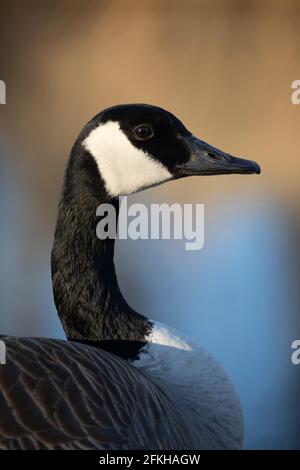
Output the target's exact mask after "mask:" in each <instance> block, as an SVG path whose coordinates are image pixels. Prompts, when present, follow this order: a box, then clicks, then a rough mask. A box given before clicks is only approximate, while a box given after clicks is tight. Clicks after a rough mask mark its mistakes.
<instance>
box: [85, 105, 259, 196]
mask: <svg viewBox="0 0 300 470" xmlns="http://www.w3.org/2000/svg"><path fill="white" fill-rule="evenodd" d="M79 142H80V144H81V145H82V146H83V148H84V149H85V150H86V151H87V152H88V153H89V154H90V155H91V156H92V157H93V158H94V160H95V162H96V164H97V167H98V170H99V172H100V175H101V177H102V179H103V181H104V184H105V189H106V191H107V193H108V195H109V196H110V197H117V196H122V195H128V194H131V193H135V192H137V191H140V190H143V189H146V188H149V187H151V186H156V185H158V184H161V183H163V182H165V181H170V180H173V179H178V178H183V177H187V176H201V175H220V174H230V173H239V174H251V173H257V174H258V173H260V167H259V166H258V164H257V163H255V162H253V161H251V160H245V159H241V158H237V157H233V156H232V155H229V154H228V153H225V152H223V151H222V150H219V149H217V148H215V147H212V146H211V145H209V144H207V143H206V142H204V141H203V140H200V139H199V138H197V137H195V136H194V135H193V134H192V133H191V132H190V131H189V130H188V129H187V128H186V127H185V126H184V125H183V124H182V122H181V121H180V120H179V119H177V118H176V117H175V116H174V115H173V114H171V113H170V112H168V111H165V110H164V109H162V108H159V107H157V106H151V105H146V104H127V105H118V106H113V107H111V108H108V109H105V110H104V111H102V112H101V113H99V114H98V115H96V116H95V117H94V118H93V119H92V120H91V121H90V122H89V123H88V124H87V125H86V126H85V128H84V129H83V131H82V133H81V134H80V136H79Z"/></svg>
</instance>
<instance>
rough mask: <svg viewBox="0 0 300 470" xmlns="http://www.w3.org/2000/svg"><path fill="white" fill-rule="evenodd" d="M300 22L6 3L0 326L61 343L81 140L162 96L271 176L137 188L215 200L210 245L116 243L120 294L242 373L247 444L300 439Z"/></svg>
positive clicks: (210, 0)
mask: <svg viewBox="0 0 300 470" xmlns="http://www.w3.org/2000/svg"><path fill="white" fill-rule="evenodd" d="M299 22H300V3H299V1H296V0H273V1H271V0H261V1H258V0H257V1H254V0H249V1H241V0H223V1H222V0H219V1H217V0H198V1H196V0H185V1H181V2H178V1H175V0H174V1H171V0H149V1H146V0H139V1H137V0H110V1H109V0H105V1H104V0H88V1H87V0H72V1H71V0H60V1H58V0H54V1H50V0H44V1H32V0H26V1H21V0H19V1H17V0H1V1H0V79H1V80H4V81H5V82H6V86H7V104H6V105H0V153H1V174H0V184H1V187H0V196H1V198H0V199H1V200H0V208H1V222H2V223H1V229H0V230H1V231H0V242H1V259H2V266H1V276H0V281H1V285H0V289H1V290H0V294H1V299H0V307H1V317H0V332H2V333H10V334H21V335H43V336H58V337H62V336H63V334H62V331H61V329H60V325H59V323H58V320H57V318H56V312H55V309H54V306H53V302H52V294H51V280H50V266H49V254H50V250H51V244H52V237H53V229H54V224H55V218H56V210H57V201H58V195H59V190H60V185H61V180H62V174H63V171H64V167H65V164H66V159H67V156H68V153H69V151H70V148H71V146H72V143H73V141H74V139H75V138H76V136H77V134H78V132H79V131H80V129H81V127H82V126H83V125H84V124H85V122H86V121H87V120H88V119H90V117H91V116H93V115H94V114H96V113H97V112H98V111H100V110H101V109H102V108H104V107H107V106H111V105H113V104H117V103H127V102H146V103H151V104H157V105H159V106H162V107H164V108H166V109H168V110H169V111H171V112H173V113H174V114H175V115H177V116H178V117H179V118H180V119H181V120H182V121H183V122H184V123H185V124H186V125H187V127H188V128H189V129H190V130H192V131H193V132H194V133H195V134H196V135H198V136H199V137H200V138H202V139H203V140H206V141H208V142H210V143H211V144H212V145H215V146H217V147H219V148H222V149H223V150H225V151H228V152H230V153H232V154H236V155H242V156H246V157H248V158H251V159H254V160H256V161H258V162H259V163H260V164H261V166H262V174H261V175H260V176H259V177H239V176H228V177H227V176H226V177H210V178H201V179H197V178H194V179H189V180H181V181H178V182H174V183H168V184H166V185H164V186H162V187H160V188H156V189H153V190H148V191H146V192H144V193H141V194H139V195H137V196H133V199H134V198H136V200H139V201H153V200H155V201H169V202H175V201H178V202H204V203H205V207H206V241H205V249H204V250H203V251H202V252H199V253H197V254H193V255H191V253H188V252H184V249H183V244H180V243H178V242H175V241H174V242H170V243H166V242H163V241H162V242H150V241H149V242H145V241H143V242H142V241H137V242H134V243H132V242H130V241H124V242H122V244H121V243H120V244H118V249H117V262H118V271H119V276H120V282H121V286H122V289H123V291H124V294H125V296H126V297H127V298H128V299H129V301H130V302H131V304H133V306H134V307H135V308H137V309H138V310H139V311H141V312H142V313H149V315H150V316H151V317H153V318H158V319H161V320H164V321H166V322H169V323H170V324H172V325H173V326H176V327H178V328H180V329H181V330H184V331H185V332H187V333H189V334H190V335H192V336H195V335H196V336H197V339H198V340H199V341H201V342H202V343H203V344H204V345H205V346H207V347H208V348H209V349H210V351H211V352H212V353H213V354H215V356H217V358H218V359H219V360H220V362H221V363H222V364H223V365H224V366H225V368H226V369H227V370H229V372H230V374H231V376H232V379H233V381H234V383H235V385H236V387H237V389H238V391H239V393H240V396H241V399H242V404H243V408H244V412H245V420H246V447H256V448H264V447H268V448H298V447H300V439H299V438H298V434H299V435H300V414H299V406H298V401H297V400H299V378H300V366H299V369H297V367H296V366H292V365H291V363H290V353H291V351H290V345H291V342H292V340H293V339H296V338H299V337H300V321H299V304H300V300H299V293H298V292H299V282H298V277H299V249H298V243H299V223H298V217H299V204H298V202H299V197H300V185H299V176H300V158H299V156H298V152H299V150H298V148H299V145H298V138H297V132H299V123H300V105H299V106H297V105H293V104H292V102H291V93H292V90H291V83H292V82H293V81H294V80H296V79H300V70H299V54H300V49H299V39H300V29H299ZM158 260H159V264H158ZM195 332H196V333H195ZM297 397H298V398H297ZM0 419H1V418H0Z"/></svg>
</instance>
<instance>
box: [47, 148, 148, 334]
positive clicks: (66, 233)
mask: <svg viewBox="0 0 300 470" xmlns="http://www.w3.org/2000/svg"><path fill="white" fill-rule="evenodd" d="M108 202H109V203H110V204H113V205H114V207H115V209H116V211H117V213H118V210H119V201H118V199H117V198H109V197H108V195H107V193H106V191H105V188H104V184H103V182H102V180H101V176H100V174H99V171H98V168H97V165H96V162H95V160H94V159H93V158H92V157H91V155H90V154H88V153H87V152H84V151H83V150H82V148H81V146H79V144H75V146H74V148H73V150H72V153H71V157H70V161H69V164H68V167H67V170H66V174H65V180H64V185H63V191H62V196H61V201H60V206H59V214H58V220H57V225H56V230H55V237H54V245H53V250H52V281H53V292H54V300H55V304H56V308H57V311H58V314H59V317H60V320H61V322H62V325H63V328H64V330H65V333H66V335H67V337H68V338H69V339H73V340H88V341H102V340H127V341H128V340H130V341H144V339H145V336H146V335H147V333H148V332H149V329H150V326H149V325H150V324H149V322H148V321H147V319H146V318H145V317H143V316H142V315H140V314H138V313H137V312H135V311H134V310H133V309H132V308H131V307H130V306H129V305H128V304H127V303H126V301H125V300H124V298H123V296H122V293H121V291H120V289H119V285H118V281H117V277H116V272H115V266H114V260H113V258H114V240H113V239H106V240H100V239H99V238H98V237H97V235H96V225H97V223H98V222H99V217H97V216H96V209H97V207H98V206H99V205H100V204H101V203H108Z"/></svg>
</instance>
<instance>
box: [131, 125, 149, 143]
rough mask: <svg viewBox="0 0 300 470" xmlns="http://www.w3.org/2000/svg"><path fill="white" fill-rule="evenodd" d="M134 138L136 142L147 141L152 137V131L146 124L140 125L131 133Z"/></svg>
mask: <svg viewBox="0 0 300 470" xmlns="http://www.w3.org/2000/svg"><path fill="white" fill-rule="evenodd" d="M133 134H134V137H135V138H136V139H138V140H147V139H150V138H151V137H153V135H154V133H153V130H152V128H151V127H150V126H148V124H140V125H139V126H137V127H136V128H135V129H134V131H133Z"/></svg>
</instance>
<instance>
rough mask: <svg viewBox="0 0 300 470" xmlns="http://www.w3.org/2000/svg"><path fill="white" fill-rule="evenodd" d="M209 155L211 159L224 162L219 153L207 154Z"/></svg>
mask: <svg viewBox="0 0 300 470" xmlns="http://www.w3.org/2000/svg"><path fill="white" fill-rule="evenodd" d="M207 155H208V156H209V157H210V158H213V159H214V160H224V158H223V157H222V156H221V155H218V154H217V153H213V152H207Z"/></svg>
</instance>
